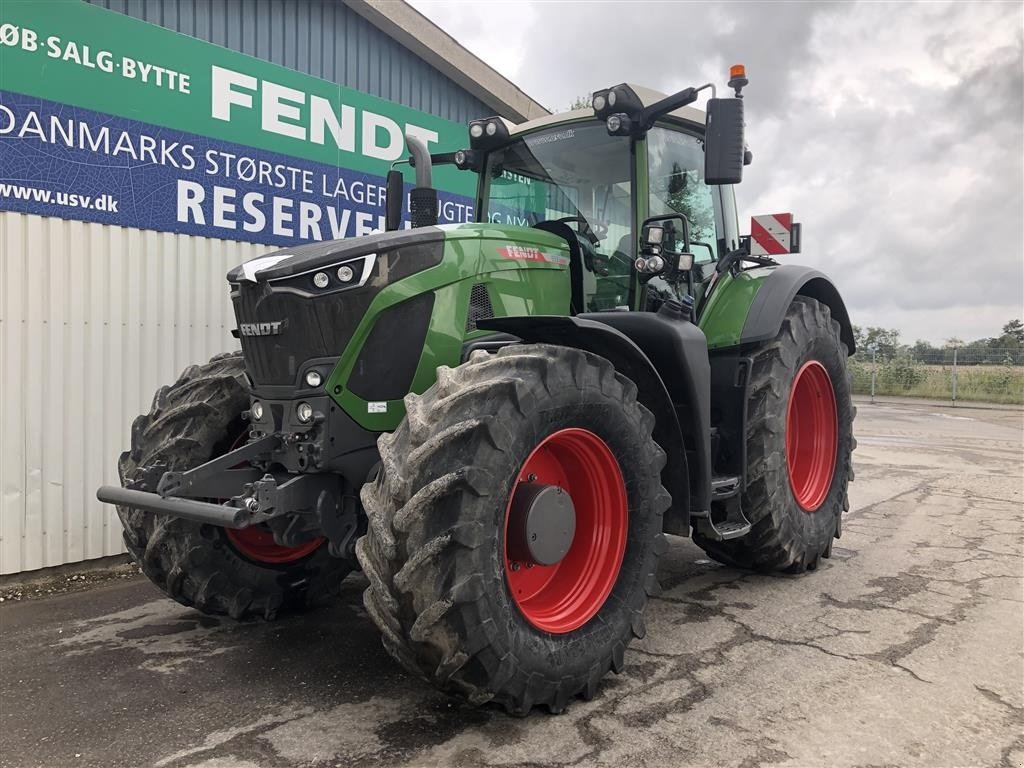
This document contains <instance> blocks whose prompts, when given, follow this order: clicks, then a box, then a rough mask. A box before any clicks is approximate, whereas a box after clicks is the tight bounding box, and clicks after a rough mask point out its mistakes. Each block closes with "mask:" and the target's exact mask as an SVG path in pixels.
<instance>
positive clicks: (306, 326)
mask: <svg viewBox="0 0 1024 768" xmlns="http://www.w3.org/2000/svg"><path fill="white" fill-rule="evenodd" d="M372 299H373V293H371V292H369V291H359V290H356V291H347V292H341V293H335V294H328V295H325V296H317V297H311V296H300V295H298V294H295V293H289V292H286V291H272V290H271V289H270V286H269V285H268V284H267V283H255V284H253V283H242V284H241V285H240V286H239V287H238V290H237V292H236V293H235V298H234V304H235V316H236V318H237V320H238V323H239V326H240V327H241V324H243V323H280V324H281V325H280V326H279V332H278V333H276V334H273V335H266V336H245V335H243V336H241V338H240V341H241V342H242V355H243V357H244V358H245V369H246V371H247V372H248V374H249V376H250V377H251V378H252V380H253V382H254V383H255V384H257V385H291V384H294V383H295V382H296V376H297V375H298V371H299V368H300V367H301V366H302V364H303V363H304V362H306V361H307V360H311V359H313V358H317V357H336V356H337V355H339V354H340V353H341V352H342V351H343V350H344V349H345V345H346V344H348V340H349V338H350V337H351V336H352V331H353V330H354V329H355V327H356V326H357V325H358V324H359V321H360V320H361V319H362V317H363V315H364V314H365V313H366V309H367V307H369V305H370V301H371V300H372Z"/></svg>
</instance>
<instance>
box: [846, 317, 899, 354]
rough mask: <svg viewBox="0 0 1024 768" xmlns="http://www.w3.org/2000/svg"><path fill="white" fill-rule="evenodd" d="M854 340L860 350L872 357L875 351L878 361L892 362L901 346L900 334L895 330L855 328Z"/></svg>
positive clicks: (872, 327) (870, 327)
mask: <svg viewBox="0 0 1024 768" xmlns="http://www.w3.org/2000/svg"><path fill="white" fill-rule="evenodd" d="M853 340H854V343H855V344H856V345H857V349H858V350H863V351H864V352H866V353H867V354H866V355H865V356H866V357H870V356H871V350H874V351H875V356H876V358H877V359H878V360H892V359H893V358H894V357H896V352H897V351H898V350H899V346H900V332H899V331H898V330H896V329H895V328H876V327H874V326H869V327H868V328H861V327H860V326H859V325H855V326H853Z"/></svg>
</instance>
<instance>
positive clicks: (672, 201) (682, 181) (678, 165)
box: [647, 126, 723, 264]
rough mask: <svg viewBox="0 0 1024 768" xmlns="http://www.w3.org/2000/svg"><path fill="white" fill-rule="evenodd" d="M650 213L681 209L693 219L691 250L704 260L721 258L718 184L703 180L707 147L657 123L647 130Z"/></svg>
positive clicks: (664, 212) (695, 255)
mask: <svg viewBox="0 0 1024 768" xmlns="http://www.w3.org/2000/svg"><path fill="white" fill-rule="evenodd" d="M647 163H648V183H649V188H650V193H649V199H648V215H649V216H662V215H666V214H671V213H681V214H683V215H684V216H686V218H687V219H689V221H690V250H691V251H692V252H693V256H694V261H695V262H696V263H697V264H704V263H707V262H710V261H714V260H715V259H717V258H718V242H719V239H720V238H721V237H722V236H723V234H722V233H721V232H719V229H720V228H721V227H720V226H719V224H718V217H717V216H716V211H715V197H716V195H715V192H716V188H715V187H710V186H708V185H707V184H705V183H704V147H703V144H702V143H701V142H700V140H699V139H697V137H695V136H691V135H690V134H688V133H683V132H681V131H677V130H673V129H671V128H665V127H661V126H655V127H654V128H652V129H651V130H650V131H649V132H648V133H647Z"/></svg>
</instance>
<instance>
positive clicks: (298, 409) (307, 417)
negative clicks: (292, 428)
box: [295, 402, 313, 424]
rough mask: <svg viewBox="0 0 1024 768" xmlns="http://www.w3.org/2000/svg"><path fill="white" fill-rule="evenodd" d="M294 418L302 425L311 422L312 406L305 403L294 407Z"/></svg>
mask: <svg viewBox="0 0 1024 768" xmlns="http://www.w3.org/2000/svg"><path fill="white" fill-rule="evenodd" d="M295 418H297V419H298V420H299V421H301V422H302V423H303V424H308V423H309V422H310V421H312V420H313V406H312V405H310V404H309V403H305V402H303V403H299V404H298V405H297V406H295Z"/></svg>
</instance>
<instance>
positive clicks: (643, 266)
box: [634, 256, 647, 272]
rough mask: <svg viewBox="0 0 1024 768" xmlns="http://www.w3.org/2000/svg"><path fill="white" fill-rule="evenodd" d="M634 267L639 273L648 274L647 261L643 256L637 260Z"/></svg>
mask: <svg viewBox="0 0 1024 768" xmlns="http://www.w3.org/2000/svg"><path fill="white" fill-rule="evenodd" d="M634 266H635V267H636V271H637V272H646V271H647V259H645V258H643V257H642V256H641V257H640V258H639V259H637V260H636V261H635V262H634Z"/></svg>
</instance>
